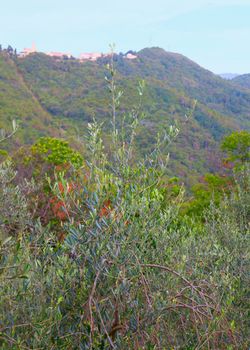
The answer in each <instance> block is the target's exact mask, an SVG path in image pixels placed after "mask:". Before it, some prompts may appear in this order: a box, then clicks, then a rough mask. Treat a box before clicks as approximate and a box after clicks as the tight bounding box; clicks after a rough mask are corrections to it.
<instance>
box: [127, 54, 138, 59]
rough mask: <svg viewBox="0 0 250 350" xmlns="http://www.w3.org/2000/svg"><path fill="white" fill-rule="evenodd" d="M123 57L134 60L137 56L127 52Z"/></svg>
mask: <svg viewBox="0 0 250 350" xmlns="http://www.w3.org/2000/svg"><path fill="white" fill-rule="evenodd" d="M125 58H127V59H128V60H134V59H135V58H137V56H136V55H134V54H132V53H127V55H126V56H125Z"/></svg>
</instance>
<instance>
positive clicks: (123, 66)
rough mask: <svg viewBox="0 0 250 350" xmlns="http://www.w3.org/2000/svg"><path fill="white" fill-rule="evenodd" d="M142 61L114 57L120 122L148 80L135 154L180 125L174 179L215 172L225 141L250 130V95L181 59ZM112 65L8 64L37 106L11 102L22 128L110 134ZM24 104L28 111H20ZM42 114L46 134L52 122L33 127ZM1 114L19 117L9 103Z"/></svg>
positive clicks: (36, 58)
mask: <svg viewBox="0 0 250 350" xmlns="http://www.w3.org/2000/svg"><path fill="white" fill-rule="evenodd" d="M137 56H138V58H137V59H135V60H127V59H125V58H124V56H123V55H115V56H114V63H115V66H116V69H117V89H118V90H119V89H120V90H123V91H124V94H123V96H122V98H121V102H120V106H119V111H120V116H121V115H123V114H124V113H125V112H126V111H128V106H137V105H138V104H139V100H140V98H139V96H138V91H137V86H138V81H139V80H141V79H143V80H145V83H146V88H145V92H144V95H143V97H142V101H141V103H142V106H143V111H144V112H145V113H144V115H143V117H142V119H141V120H140V124H139V128H138V140H137V142H138V150H139V151H138V153H140V154H142V153H146V152H150V150H152V149H153V144H154V143H155V142H156V135H157V132H158V131H159V130H161V129H162V128H163V127H165V125H166V124H172V123H173V122H175V121H176V122H177V123H178V125H179V127H180V129H181V134H180V136H179V139H178V140H177V142H176V144H174V145H173V146H172V148H171V149H170V151H171V154H172V159H173V161H172V163H171V170H172V171H173V173H175V174H178V175H180V176H186V175H187V174H189V175H190V173H192V174H193V175H198V174H200V173H202V172H205V171H207V170H216V169H218V167H219V166H220V164H219V160H218V159H219V154H218V151H217V150H218V144H219V141H220V140H221V138H222V137H223V136H224V135H225V134H228V133H230V131H232V130H237V129H249V127H250V92H248V91H247V90H246V89H241V88H240V87H236V86H235V85H234V84H233V83H232V82H229V81H225V80H223V79H221V78H220V77H217V76H215V75H214V74H212V73H211V72H209V71H207V70H205V69H203V68H201V67H200V66H198V65H197V64H195V63H194V62H192V61H190V60H189V59H187V58H186V57H184V56H182V55H179V54H174V53H168V52H165V51H164V50H162V49H159V48H151V49H144V50H142V51H140V52H138V53H137ZM2 60H3V58H2ZM108 62H109V59H108V58H104V59H99V60H98V61H97V62H84V63H80V62H79V61H77V60H74V59H72V60H69V59H68V60H56V59H54V58H51V57H48V56H46V55H44V54H34V55H29V56H28V57H26V58H25V59H16V60H15V61H13V60H12V61H10V60H8V62H6V60H5V65H7V66H8V67H7V68H8V69H9V70H11V72H12V74H13V75H14V76H16V77H17V78H15V79H19V78H20V77H22V79H23V83H24V85H25V89H26V91H28V92H30V93H31V94H30V95H29V97H28V99H29V104H30V103H31V102H32V103H35V106H36V108H37V109H36V110H34V109H32V108H31V107H29V108H28V110H27V106H29V104H26V103H25V101H26V100H25V98H24V97H21V98H19V99H18V98H16V97H15V96H14V95H13V96H12V97H11V100H14V101H15V102H14V106H15V104H17V105H18V106H19V107H20V108H19V107H18V108H19V109H20V110H21V111H22V113H19V114H17V115H18V116H19V118H20V119H23V120H24V121H22V124H23V125H25V128H26V130H31V128H32V126H33V125H34V124H36V125H37V123H38V125H40V128H39V129H42V128H43V130H48V132H50V133H54V134H56V133H58V132H59V133H61V135H64V130H65V129H67V128H69V126H70V125H71V126H72V128H71V129H72V130H73V127H75V126H76V127H77V128H78V131H77V134H78V135H80V136H81V135H82V134H83V133H84V130H85V128H86V125H87V123H88V122H90V121H92V120H93V117H94V118H95V119H96V120H98V121H102V122H105V124H104V125H105V130H106V134H107V135H108V134H109V129H110V106H109V103H110V102H109V101H110V94H109V91H108V88H107V82H106V81H105V79H104V78H105V76H106V75H107V74H108V72H107V68H106V64H107V63H108ZM7 68H6V69H7ZM5 83H6V82H4V84H5ZM5 85H6V86H9V85H10V84H5ZM5 89H6V88H5ZM9 96H10V95H9V94H8V93H7V92H6V94H5V93H4V91H3V93H2V101H4V100H9V99H10V98H9ZM194 100H197V104H196V108H195V111H194V113H193V116H192V118H190V119H189V120H188V121H187V118H186V117H185V115H189V113H190V111H191V110H192V108H193V104H194ZM23 104H25V106H26V109H23V108H22V105H23ZM11 108H12V107H11ZM38 110H39V111H41V110H42V111H43V113H42V114H41V113H40V114H41V115H44V113H45V112H44V111H46V115H47V116H50V118H51V119H50V120H52V121H53V123H52V124H50V127H49V128H48V124H49V122H45V119H44V118H43V117H40V118H39V119H38V121H37V122H35V120H36V117H37V115H38V114H39V112H37V111H38ZM1 111H2V112H1V113H2V115H4V116H5V117H4V118H6V117H7V116H8V118H10V119H11V118H12V117H13V115H16V110H15V109H14V110H11V113H10V112H9V109H7V108H6V103H5V105H3V106H2V108H1ZM40 114H39V115H40ZM27 115H29V116H32V118H31V119H32V120H31V121H30V122H29V123H28V124H26V121H25V118H26V119H27ZM33 116H34V117H33ZM48 118H49V117H48ZM46 123H47V125H46ZM29 125H30V128H29ZM26 126H27V127H26ZM20 129H21V128H20ZM20 132H21V131H20ZM29 132H31V131H29ZM32 133H33V136H34V138H33V139H34V140H35V135H34V134H35V133H36V130H35V129H33V130H32Z"/></svg>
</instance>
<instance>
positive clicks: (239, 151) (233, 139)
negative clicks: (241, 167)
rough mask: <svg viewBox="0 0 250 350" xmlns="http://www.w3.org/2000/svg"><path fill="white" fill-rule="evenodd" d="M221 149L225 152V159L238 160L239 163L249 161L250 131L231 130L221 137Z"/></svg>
mask: <svg viewBox="0 0 250 350" xmlns="http://www.w3.org/2000/svg"><path fill="white" fill-rule="evenodd" d="M221 149H222V150H223V151H225V152H227V154H228V157H227V158H226V160H227V161H229V162H240V163H241V164H245V163H246V162H249V160H250V133H249V132H248V131H245V130H243V131H235V132H233V133H232V134H231V135H228V136H226V137H225V138H224V139H223V141H222V143H221Z"/></svg>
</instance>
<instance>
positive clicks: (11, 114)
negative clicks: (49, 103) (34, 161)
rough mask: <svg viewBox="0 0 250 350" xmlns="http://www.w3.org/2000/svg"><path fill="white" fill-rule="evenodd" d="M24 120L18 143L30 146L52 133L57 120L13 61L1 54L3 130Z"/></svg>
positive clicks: (1, 118)
mask: <svg viewBox="0 0 250 350" xmlns="http://www.w3.org/2000/svg"><path fill="white" fill-rule="evenodd" d="M13 119H17V120H19V121H21V125H20V129H19V131H18V134H17V135H16V138H15V141H16V143H17V144H18V143H19V144H22V143H24V142H25V143H30V142H32V141H34V138H37V136H42V135H46V134H50V130H51V128H50V126H51V125H52V124H53V123H52V121H53V117H52V116H51V115H50V114H49V113H48V111H47V110H46V109H44V108H43V107H42V106H41V105H40V103H39V101H38V100H37V98H36V97H35V96H34V94H33V92H32V91H31V90H30V89H29V88H28V86H27V84H26V83H25V81H24V79H23V76H22V74H20V73H19V72H18V68H17V66H16V64H15V62H14V61H13V60H11V59H10V58H9V56H8V55H6V54H3V53H2V54H1V55H0V128H2V127H6V126H7V125H9V124H11V121H12V120H13Z"/></svg>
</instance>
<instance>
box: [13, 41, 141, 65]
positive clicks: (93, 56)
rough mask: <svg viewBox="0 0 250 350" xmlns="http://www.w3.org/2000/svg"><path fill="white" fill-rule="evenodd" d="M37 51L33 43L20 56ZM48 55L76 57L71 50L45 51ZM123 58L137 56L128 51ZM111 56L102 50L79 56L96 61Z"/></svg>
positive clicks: (81, 60) (60, 57)
mask: <svg viewBox="0 0 250 350" xmlns="http://www.w3.org/2000/svg"><path fill="white" fill-rule="evenodd" d="M35 52H37V49H36V45H35V43H33V44H32V46H31V48H25V49H23V51H21V52H20V53H19V54H18V56H19V57H26V56H28V55H30V54H32V53H35ZM45 54H46V55H47V56H50V57H54V58H57V59H60V60H61V59H62V60H63V59H68V58H74V57H73V56H72V55H71V53H69V52H54V51H50V52H47V53H45ZM120 55H121V56H122V57H123V58H126V59H128V60H134V59H136V58H137V56H136V55H135V53H134V52H133V51H128V52H127V53H126V54H122V53H121V54H120ZM109 56H111V53H105V54H104V53H101V52H84V53H81V54H80V56H79V58H77V59H78V60H79V61H80V62H85V61H96V60H97V59H98V58H104V57H109Z"/></svg>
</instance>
